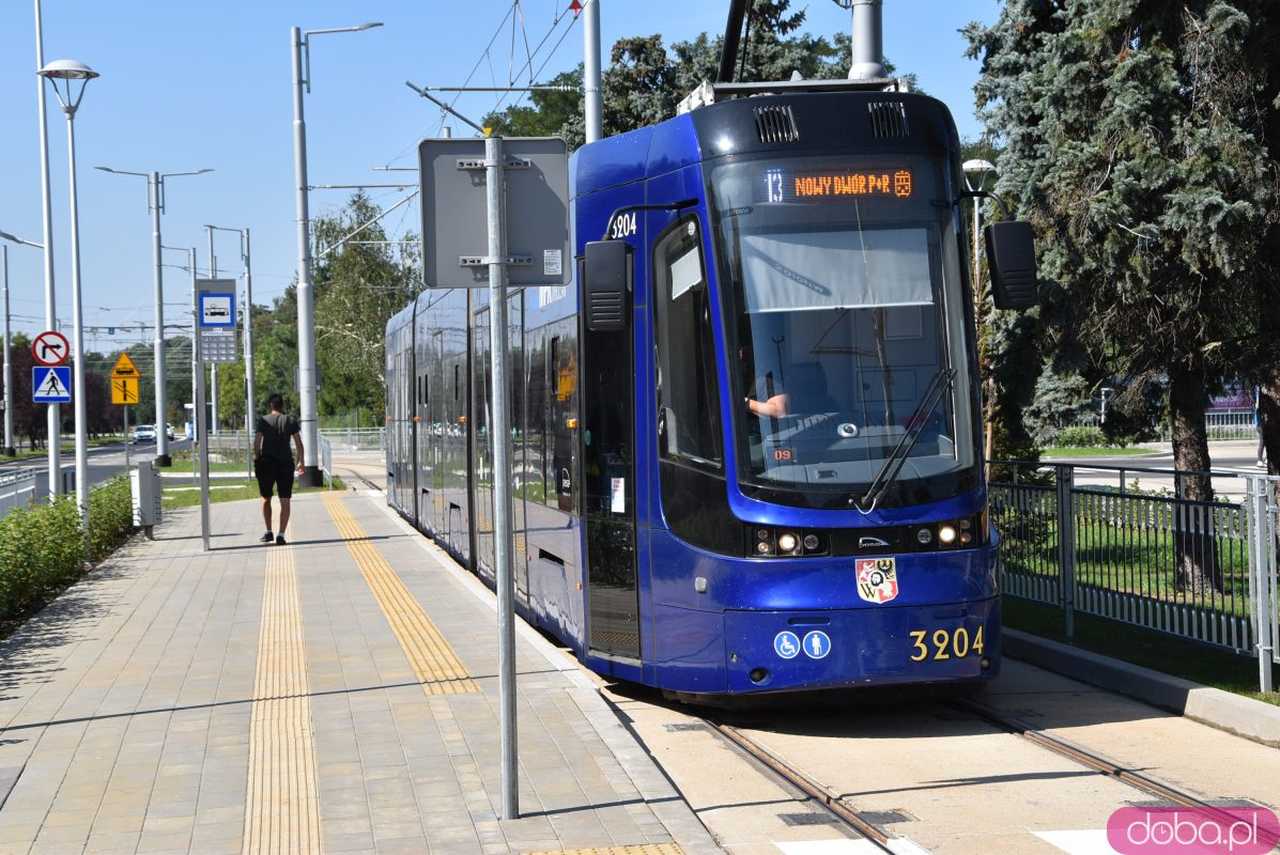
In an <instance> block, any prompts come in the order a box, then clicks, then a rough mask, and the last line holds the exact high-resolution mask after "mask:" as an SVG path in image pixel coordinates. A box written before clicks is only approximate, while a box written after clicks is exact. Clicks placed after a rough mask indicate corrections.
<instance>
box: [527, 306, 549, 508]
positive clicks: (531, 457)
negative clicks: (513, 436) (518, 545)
mask: <svg viewBox="0 0 1280 855" xmlns="http://www.w3.org/2000/svg"><path fill="white" fill-rule="evenodd" d="M526 341H527V344H526V347H527V348H528V360H527V361H526V364H525V367H526V368H527V372H528V373H527V375H526V378H525V384H524V385H525V395H526V399H527V400H526V402H525V406H526V407H527V410H526V420H527V423H528V430H527V432H526V433H525V446H524V453H525V461H524V477H523V479H522V480H523V483H524V497H525V499H527V500H529V501H533V502H538V503H540V504H541V503H545V502H546V500H547V430H546V427H547V404H548V402H547V353H546V333H545V331H543V330H532V331H530V332H529V334H528V335H527V336H526Z"/></svg>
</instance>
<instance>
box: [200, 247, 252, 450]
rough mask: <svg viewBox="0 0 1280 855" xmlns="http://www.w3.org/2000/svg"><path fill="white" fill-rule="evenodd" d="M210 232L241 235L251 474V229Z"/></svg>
mask: <svg viewBox="0 0 1280 855" xmlns="http://www.w3.org/2000/svg"><path fill="white" fill-rule="evenodd" d="M205 228H206V229H209V233H210V234H213V231H214V230H215V229H216V230H218V231H221V232H235V233H236V234H238V235H240V260H241V261H243V262H244V429H245V436H247V437H248V438H249V440H248V448H249V474H250V475H252V474H253V414H254V412H255V406H256V405H255V400H254V388H253V262H252V260H251V259H250V257H249V229H248V228H247V227H246V228H243V229H232V228H227V227H226V226H210V225H206V226H205Z"/></svg>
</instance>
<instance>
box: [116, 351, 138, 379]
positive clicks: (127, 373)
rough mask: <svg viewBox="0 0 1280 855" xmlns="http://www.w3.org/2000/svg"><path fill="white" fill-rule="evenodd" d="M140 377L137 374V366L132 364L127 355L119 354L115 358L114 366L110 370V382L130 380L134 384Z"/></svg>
mask: <svg viewBox="0 0 1280 855" xmlns="http://www.w3.org/2000/svg"><path fill="white" fill-rule="evenodd" d="M141 376H142V375H141V374H140V373H139V372H138V366H136V365H134V364H133V360H132V359H130V358H129V354H127V353H121V354H120V356H119V357H117V358H116V364H115V366H114V367H112V369H111V379H112V380H124V379H130V380H134V381H135V382H136V381H137V379H138V378H139V377H141Z"/></svg>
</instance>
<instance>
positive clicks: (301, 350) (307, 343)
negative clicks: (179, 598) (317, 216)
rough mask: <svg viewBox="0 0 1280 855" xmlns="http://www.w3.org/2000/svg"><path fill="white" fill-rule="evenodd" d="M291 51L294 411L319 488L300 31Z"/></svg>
mask: <svg viewBox="0 0 1280 855" xmlns="http://www.w3.org/2000/svg"><path fill="white" fill-rule="evenodd" d="M289 39H290V44H291V48H292V50H293V173H294V178H295V181H296V182H297V194H298V195H297V211H296V213H297V220H298V410H299V420H298V421H299V426H300V427H301V428H302V455H303V464H304V466H305V467H306V469H305V474H304V475H303V476H302V483H303V484H305V485H308V486H312V487H318V486H320V480H321V474H320V466H319V461H320V458H319V457H318V456H317V455H318V454H319V435H320V431H319V429H318V428H319V423H318V422H317V421H316V330H315V311H316V303H315V292H314V290H313V289H312V284H311V223H310V215H309V213H308V201H307V125H306V121H305V119H304V118H303V109H302V87H303V84H304V80H303V76H302V47H303V45H302V31H301V30H300V29H299V28H297V27H294V28H292V29H291V30H290V31H289Z"/></svg>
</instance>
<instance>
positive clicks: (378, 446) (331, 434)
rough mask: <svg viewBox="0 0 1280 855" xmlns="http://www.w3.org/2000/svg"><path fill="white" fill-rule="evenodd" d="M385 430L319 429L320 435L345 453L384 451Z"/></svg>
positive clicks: (378, 428)
mask: <svg viewBox="0 0 1280 855" xmlns="http://www.w3.org/2000/svg"><path fill="white" fill-rule="evenodd" d="M386 433H387V431H386V428H380V427H373V428H321V429H320V435H321V436H322V437H324V438H325V439H327V440H329V442H331V443H332V444H333V445H334V446H336V447H338V448H341V449H343V450H346V451H384V450H386V444H385V443H386Z"/></svg>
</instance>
